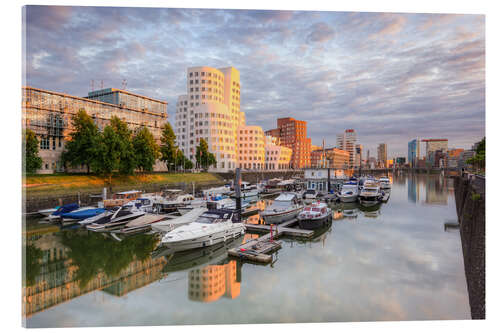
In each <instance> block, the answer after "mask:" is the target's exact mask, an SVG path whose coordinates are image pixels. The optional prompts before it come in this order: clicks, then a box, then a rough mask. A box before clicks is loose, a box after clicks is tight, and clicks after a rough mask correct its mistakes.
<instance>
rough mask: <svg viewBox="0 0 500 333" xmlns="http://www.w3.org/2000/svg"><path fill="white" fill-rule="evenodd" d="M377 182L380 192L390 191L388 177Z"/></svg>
mask: <svg viewBox="0 0 500 333" xmlns="http://www.w3.org/2000/svg"><path fill="white" fill-rule="evenodd" d="M378 182H379V184H380V188H381V189H382V190H390V189H391V180H390V179H389V178H388V177H380V178H379V180H378Z"/></svg>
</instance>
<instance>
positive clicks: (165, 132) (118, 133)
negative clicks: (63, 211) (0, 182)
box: [23, 109, 217, 177]
mask: <svg viewBox="0 0 500 333" xmlns="http://www.w3.org/2000/svg"><path fill="white" fill-rule="evenodd" d="M72 125H73V132H71V134H70V135H69V140H68V141H67V142H66V144H65V149H64V151H63V153H62V155H61V162H62V164H63V165H64V167H65V169H67V167H68V166H71V167H74V168H78V167H80V166H84V167H85V168H86V171H87V173H90V172H93V173H96V174H100V175H106V176H108V177H111V175H112V174H113V173H119V174H133V173H134V172H135V171H136V170H139V171H142V172H145V171H153V166H154V164H155V163H156V161H157V160H160V161H162V162H165V163H166V165H167V168H168V170H169V171H170V172H171V171H176V170H190V169H192V168H193V167H194V165H193V163H192V162H191V160H190V159H188V158H187V157H186V156H184V154H183V152H182V150H181V149H179V147H178V146H177V145H176V144H175V141H176V136H175V134H174V131H173V129H172V126H171V125H170V124H169V123H168V122H167V123H165V124H164V125H163V126H162V133H161V138H160V144H159V145H158V144H157V143H156V141H155V139H154V137H153V134H152V133H151V132H150V131H149V129H148V128H147V127H146V126H142V127H140V128H138V129H136V130H135V131H133V130H131V129H129V128H128V125H127V123H126V122H124V121H122V120H121V119H119V118H118V117H116V116H113V117H112V118H111V120H110V123H109V125H107V126H106V127H105V128H104V129H103V130H102V131H99V128H98V127H97V125H96V124H95V123H94V120H93V119H92V117H90V116H89V115H88V114H87V112H86V111H85V110H83V109H81V110H79V111H78V113H77V114H75V115H74V116H73V117H72ZM196 164H197V167H198V168H201V169H204V170H205V171H206V170H208V168H209V167H210V166H216V164H217V161H216V159H215V156H214V154H212V153H210V152H209V151H208V144H207V142H206V141H205V140H204V139H200V143H199V145H198V146H197V147H196ZM41 166H42V159H41V158H40V157H39V156H38V139H37V138H36V135H35V133H34V132H33V131H31V130H29V129H27V130H25V131H24V133H23V170H25V172H27V173H32V172H36V170H38V169H40V168H41Z"/></svg>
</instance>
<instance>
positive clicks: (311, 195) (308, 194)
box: [302, 189, 318, 200]
mask: <svg viewBox="0 0 500 333" xmlns="http://www.w3.org/2000/svg"><path fill="white" fill-rule="evenodd" d="M317 197H318V192H317V191H316V190H313V189H307V190H306V191H305V192H304V194H303V196H302V198H303V199H313V200H314V199H316V198H317Z"/></svg>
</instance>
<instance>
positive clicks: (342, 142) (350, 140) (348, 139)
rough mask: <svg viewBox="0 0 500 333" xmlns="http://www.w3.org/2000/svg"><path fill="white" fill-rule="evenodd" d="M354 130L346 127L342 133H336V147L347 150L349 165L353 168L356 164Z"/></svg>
mask: <svg viewBox="0 0 500 333" xmlns="http://www.w3.org/2000/svg"><path fill="white" fill-rule="evenodd" d="M356 140H357V138H356V131H354V130H353V129H352V128H351V129H346V130H345V132H344V133H342V134H338V135H337V147H338V148H339V149H342V150H346V151H348V152H349V167H350V168H353V167H354V166H355V164H356Z"/></svg>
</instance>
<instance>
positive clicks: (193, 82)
mask: <svg viewBox="0 0 500 333" xmlns="http://www.w3.org/2000/svg"><path fill="white" fill-rule="evenodd" d="M189 84H200V82H199V80H189ZM201 84H212V81H211V80H208V81H207V82H205V80H201ZM213 84H214V85H215V86H216V87H219V88H224V86H223V85H222V83H220V82H219V83H218V82H215V81H214V82H213Z"/></svg>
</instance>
